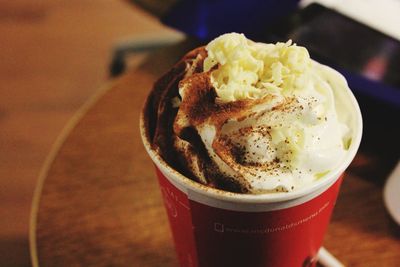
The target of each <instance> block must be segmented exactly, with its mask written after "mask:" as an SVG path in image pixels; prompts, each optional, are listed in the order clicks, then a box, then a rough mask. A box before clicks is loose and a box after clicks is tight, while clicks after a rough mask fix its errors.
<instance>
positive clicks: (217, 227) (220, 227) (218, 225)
mask: <svg viewBox="0 0 400 267" xmlns="http://www.w3.org/2000/svg"><path fill="white" fill-rule="evenodd" d="M214 230H215V232H218V233H223V232H224V225H223V224H222V223H214Z"/></svg>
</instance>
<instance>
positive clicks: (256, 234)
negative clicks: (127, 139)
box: [140, 90, 362, 267]
mask: <svg viewBox="0 0 400 267" xmlns="http://www.w3.org/2000/svg"><path fill="white" fill-rule="evenodd" d="M345 94H346V96H345V99H347V100H345V102H346V103H344V104H345V105H348V106H349V107H350V110H353V111H354V114H352V115H353V116H350V118H351V119H349V120H348V123H349V124H350V126H351V128H352V131H353V138H352V143H351V146H350V148H349V151H348V153H347V156H346V158H345V159H344V160H343V162H342V164H341V165H340V166H339V167H338V168H337V169H336V170H331V171H330V173H329V174H328V175H326V176H325V177H323V178H322V179H320V180H318V181H316V182H315V183H313V184H312V185H310V186H308V187H306V188H303V189H299V190H298V191H294V192H289V193H271V194H261V195H252V194H238V193H231V192H226V191H223V190H218V189H215V188H211V187H207V186H205V185H202V184H199V183H197V182H195V181H192V180H191V179H189V178H187V177H185V176H183V175H182V174H180V173H179V172H177V171H176V170H174V169H173V168H172V167H171V166H169V165H168V164H167V163H166V162H165V161H164V160H163V159H162V158H161V157H160V156H159V155H158V154H157V153H156V152H155V151H154V150H153V149H152V148H151V146H150V143H149V140H148V138H147V137H146V134H145V133H146V131H145V124H144V119H143V114H142V118H141V125H140V128H141V134H142V139H143V143H144V146H145V148H146V150H147V152H148V153H149V155H150V157H151V159H152V160H153V162H154V164H155V167H156V172H157V176H158V181H159V184H160V188H161V192H162V196H163V199H164V204H165V208H166V211H167V214H168V219H169V222H170V226H171V230H172V234H173V238H174V242H175V248H176V252H177V255H178V259H179V263H180V266H181V267H225V266H229V267H234V266H240V267H243V266H245V267H261V266H263V267H265V266H272V267H276V266H282V267H291V266H314V265H315V263H316V260H317V253H318V250H319V249H320V247H321V245H322V241H323V238H324V234H325V232H326V229H327V226H328V223H329V220H330V217H331V214H332V210H333V208H334V206H335V202H336V198H337V195H338V192H339V188H340V185H341V182H342V179H343V173H344V171H345V169H346V168H347V167H348V165H349V164H350V163H351V161H352V160H353V158H354V156H355V154H356V152H357V150H358V147H359V144H360V141H361V133H362V119H361V113H360V109H359V107H358V104H357V102H356V100H355V98H354V96H353V94H352V93H351V91H350V90H347V92H345Z"/></svg>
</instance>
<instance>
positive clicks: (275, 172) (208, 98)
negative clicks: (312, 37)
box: [171, 33, 351, 194]
mask: <svg viewBox="0 0 400 267" xmlns="http://www.w3.org/2000/svg"><path fill="white" fill-rule="evenodd" d="M200 51H201V52H199V51H197V52H196V53H194V54H193V52H192V54H191V57H186V59H188V58H190V60H186V61H185V64H186V67H185V71H184V74H183V75H182V78H181V80H180V81H179V85H178V91H179V95H177V96H175V97H173V98H171V105H172V106H173V108H174V109H176V110H177V111H176V112H177V113H176V117H175V118H174V121H173V125H172V128H173V135H174V136H172V137H171V139H172V140H173V141H172V142H173V146H174V149H175V150H176V151H177V153H178V156H177V158H178V161H179V162H180V164H181V166H185V168H186V172H189V173H190V176H192V177H194V179H196V180H198V181H199V182H201V183H204V184H208V185H211V186H215V187H218V188H221V189H225V190H231V191H238V192H248V193H256V194H257V193H269V192H289V191H293V190H297V189H299V188H302V187H304V186H307V185H308V184H310V183H313V182H314V181H316V180H318V179H322V178H323V177H324V175H326V174H327V173H329V172H330V170H332V169H334V168H335V167H336V166H337V165H338V164H340V162H341V161H342V159H343V157H344V156H345V155H346V152H347V149H348V147H349V143H350V142H351V138H350V130H349V128H348V127H347V126H346V124H345V123H344V122H343V120H341V119H339V118H342V117H343V115H340V114H339V113H340V112H344V111H341V110H338V109H340V104H337V103H336V101H337V99H336V98H337V95H338V94H337V93H336V92H337V91H340V90H347V84H346V82H345V80H344V78H343V77H342V76H341V75H340V74H339V73H338V72H336V71H334V70H333V69H331V68H329V67H326V66H323V65H321V64H319V63H317V62H315V61H313V60H311V59H310V56H309V54H308V52H307V50H306V49H305V48H304V47H300V46H296V45H294V44H292V43H291V41H288V42H286V43H277V44H263V43H256V42H253V41H251V40H248V39H246V37H245V36H244V35H242V34H237V33H231V34H225V35H222V36H220V37H218V38H217V39H215V40H213V41H212V42H211V43H209V44H208V45H207V46H206V48H205V50H204V49H203V50H200Z"/></svg>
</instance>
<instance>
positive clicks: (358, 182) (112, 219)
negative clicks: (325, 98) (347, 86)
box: [31, 45, 400, 267]
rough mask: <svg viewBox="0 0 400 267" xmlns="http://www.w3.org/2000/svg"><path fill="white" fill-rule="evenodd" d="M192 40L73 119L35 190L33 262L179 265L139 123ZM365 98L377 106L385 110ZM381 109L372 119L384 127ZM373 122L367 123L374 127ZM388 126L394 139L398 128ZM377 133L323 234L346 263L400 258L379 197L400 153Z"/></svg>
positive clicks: (395, 230)
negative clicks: (158, 84) (150, 96)
mask: <svg viewBox="0 0 400 267" xmlns="http://www.w3.org/2000/svg"><path fill="white" fill-rule="evenodd" d="M188 48H189V47H188V46H186V45H183V46H180V47H173V48H171V49H168V50H164V51H160V52H158V53H156V54H153V55H152V56H151V57H149V58H148V59H147V60H146V64H145V65H143V66H142V67H140V68H139V69H137V70H135V71H134V72H130V73H128V74H126V75H124V76H123V77H121V78H120V79H118V80H116V81H115V82H113V83H111V84H109V85H108V86H106V89H105V90H104V91H103V92H102V93H101V94H99V95H98V96H97V97H96V98H95V99H94V100H92V101H91V102H90V103H89V104H87V105H86V106H85V107H84V108H83V109H81V111H80V112H79V113H78V114H77V115H76V116H75V118H74V119H73V121H72V122H70V124H69V126H67V128H66V130H65V131H64V133H63V134H62V136H61V137H60V139H59V141H58V143H57V144H58V145H57V146H56V147H55V148H54V149H53V152H52V153H51V155H50V156H49V159H48V162H47V164H46V165H45V167H44V170H43V173H42V176H41V181H40V183H39V185H38V188H37V191H36V196H35V206H34V207H35V208H34V216H33V218H32V224H31V235H32V236H31V237H32V239H31V249H32V255H33V262H34V265H35V266H41V267H46V266H142V267H147V266H148V267H155V266H163V267H169V266H171V267H172V266H177V260H176V257H175V254H174V248H173V243H172V239H171V234H170V232H169V227H168V223H167V217H166V214H165V211H164V208H163V205H162V201H161V196H160V192H159V189H158V187H157V182H156V179H155V175H154V173H153V166H152V163H151V160H150V159H149V157H148V156H147V154H146V153H145V151H144V148H143V146H142V144H141V140H140V135H139V128H138V124H139V112H140V109H141V106H142V104H143V101H144V99H145V97H146V95H147V93H148V91H149V89H150V88H151V86H152V83H153V82H154V80H155V79H156V78H157V77H158V76H159V75H161V73H162V72H163V71H165V70H166V68H167V67H168V66H170V65H171V64H172V63H173V61H175V60H176V59H177V58H178V57H179V55H180V54H182V53H183V52H184V51H187V50H188ZM363 101H364V100H363ZM365 101H367V102H365V103H366V105H368V107H369V108H368V110H370V112H376V110H379V109H381V108H382V107H380V106H379V107H376V110H375V109H374V107H373V106H371V105H370V103H369V102H368V100H365ZM362 108H363V106H362ZM366 113H368V112H366ZM374 116H375V115H371V120H372V121H371V123H374V125H378V126H380V124H379V121H378V122H376V121H374V119H373V118H374ZM364 117H365V114H364ZM377 118H378V117H377ZM376 123H378V124H376ZM369 125H372V124H368V123H366V129H372V128H373V127H372V128H368V127H371V126H369ZM389 130H391V131H392V133H388V134H389V136H388V137H392V136H391V134H397V133H398V132H396V131H397V130H396V129H395V128H393V129H389ZM379 134H380V133H379V131H377V130H376V131H374V130H368V133H366V135H365V139H364V141H363V145H362V147H361V149H360V152H359V154H358V155H357V157H356V159H355V161H354V162H353V164H352V165H351V167H350V168H349V170H348V174H347V176H346V178H345V180H344V184H343V186H342V191H341V193H340V196H339V199H338V202H337V206H336V208H335V211H334V216H333V219H332V223H331V224H330V227H329V231H328V233H327V235H326V238H325V242H324V245H325V247H326V248H327V249H328V250H330V251H331V252H332V253H333V254H334V255H335V256H337V257H338V258H339V259H340V260H341V261H342V262H343V263H344V264H346V266H399V264H400V241H399V240H400V234H399V227H398V226H396V225H395V224H394V223H393V222H392V221H391V219H390V218H389V216H388V215H387V214H386V211H385V209H384V207H383V204H382V185H383V182H384V179H385V177H386V175H387V174H388V173H389V172H390V169H391V168H392V167H393V164H394V163H395V161H396V160H397V157H398V152H393V150H394V149H393V147H392V148H390V147H387V146H385V145H384V144H382V142H383V141H382V138H381V141H380V144H379V142H377V141H376V139H377V137H379ZM377 135H378V136H377ZM374 140H375V141H374Z"/></svg>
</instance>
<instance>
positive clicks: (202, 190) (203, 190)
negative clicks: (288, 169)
mask: <svg viewBox="0 0 400 267" xmlns="http://www.w3.org/2000/svg"><path fill="white" fill-rule="evenodd" d="M346 84H347V83H346ZM345 89H346V93H347V96H348V97H349V99H350V102H351V105H352V107H353V108H354V115H355V129H354V130H355V133H354V136H353V138H352V142H351V145H350V148H349V150H348V152H347V153H346V156H345V158H344V160H343V161H342V163H341V164H340V165H339V166H338V167H337V168H335V169H334V170H332V171H331V172H330V173H329V174H327V175H326V176H325V177H324V178H323V179H319V180H318V181H316V182H314V183H312V184H311V185H309V186H306V187H303V188H300V189H299V190H295V191H292V192H274V193H261V194H245V193H234V192H229V191H225V190H222V189H218V188H212V187H209V186H207V185H203V184H201V183H199V182H196V181H193V180H192V179H190V178H188V177H186V176H184V175H183V174H181V173H180V172H178V171H177V170H175V169H174V168H173V167H171V166H170V165H169V164H168V163H167V162H165V160H164V159H163V158H162V157H161V156H160V155H158V154H157V152H156V151H155V150H154V149H153V148H152V147H151V145H150V142H149V140H148V138H147V134H146V129H145V123H144V122H145V120H144V114H145V112H144V108H145V107H146V104H145V105H144V107H143V109H142V112H141V114H140V125H139V126H140V135H141V138H142V142H143V144H144V147H145V149H146V151H147V153H148V154H149V156H150V158H151V159H152V161H153V163H154V164H155V165H156V166H157V167H158V168H159V170H160V171H161V172H162V173H164V174H168V175H166V176H167V178H168V179H172V180H173V182H174V183H175V184H177V185H179V186H180V187H183V188H184V190H185V192H186V193H187V192H188V191H189V190H192V191H195V192H197V193H199V194H202V195H204V196H207V197H210V198H214V199H218V200H222V201H230V202H232V201H233V202H242V203H254V204H259V203H274V202H284V201H290V200H294V199H297V198H300V197H303V196H306V195H309V194H311V193H313V192H316V191H318V190H320V189H321V188H323V187H326V188H328V187H327V186H328V185H330V184H332V183H333V182H334V181H336V180H337V179H338V178H339V177H340V176H341V174H342V173H343V172H344V171H345V170H346V168H347V167H348V166H349V165H350V163H351V162H352V161H353V159H354V157H355V155H356V153H357V151H358V148H359V146H360V143H361V137H362V129H363V127H362V126H363V125H362V116H361V110H360V107H359V105H358V102H357V100H356V98H355V96H354V94H353V92H352V91H351V89H350V88H349V87H348V86H347V87H346V88H345Z"/></svg>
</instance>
